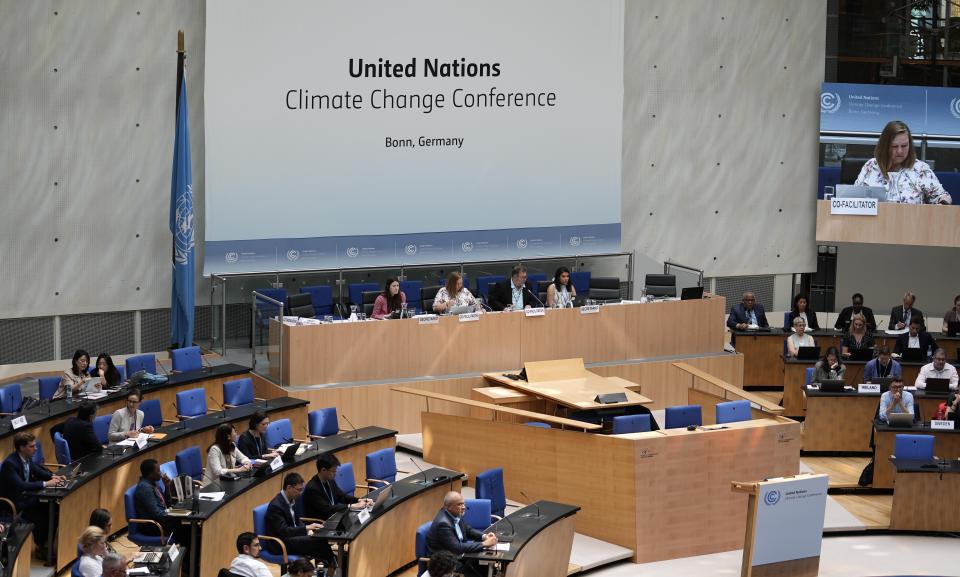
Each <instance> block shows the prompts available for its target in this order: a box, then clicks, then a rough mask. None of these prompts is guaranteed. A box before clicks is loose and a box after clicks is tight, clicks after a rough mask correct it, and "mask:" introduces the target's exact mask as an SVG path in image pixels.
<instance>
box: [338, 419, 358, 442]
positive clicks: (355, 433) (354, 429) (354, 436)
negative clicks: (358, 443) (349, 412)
mask: <svg viewBox="0 0 960 577" xmlns="http://www.w3.org/2000/svg"><path fill="white" fill-rule="evenodd" d="M340 416H341V417H343V420H344V421H346V422H347V424H348V425H350V427H351V428H352V430H353V438H354V439H359V438H360V431H358V430H357V427H356V425H354V424H353V423H351V422H350V419H348V418H347V416H346V415H344V414H343V413H340Z"/></svg>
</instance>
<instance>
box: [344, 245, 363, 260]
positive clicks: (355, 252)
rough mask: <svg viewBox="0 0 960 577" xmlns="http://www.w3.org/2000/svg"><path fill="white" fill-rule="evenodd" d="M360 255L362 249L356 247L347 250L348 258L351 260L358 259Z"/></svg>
mask: <svg viewBox="0 0 960 577" xmlns="http://www.w3.org/2000/svg"><path fill="white" fill-rule="evenodd" d="M359 254H360V249H358V248H357V247H355V246H351V247H350V248H348V249H347V256H348V257H350V258H357V256H358V255H359Z"/></svg>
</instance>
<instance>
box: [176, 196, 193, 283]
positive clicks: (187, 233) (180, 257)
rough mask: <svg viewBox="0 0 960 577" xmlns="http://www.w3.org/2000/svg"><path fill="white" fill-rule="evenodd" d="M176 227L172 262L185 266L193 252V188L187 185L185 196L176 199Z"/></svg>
mask: <svg viewBox="0 0 960 577" xmlns="http://www.w3.org/2000/svg"><path fill="white" fill-rule="evenodd" d="M176 210H177V212H176V226H177V233H176V237H175V239H174V247H173V261H174V263H175V264H187V263H188V259H189V258H190V253H192V252H193V187H192V186H191V185H189V184H188V185H187V194H181V195H180V198H178V199H177V209H176Z"/></svg>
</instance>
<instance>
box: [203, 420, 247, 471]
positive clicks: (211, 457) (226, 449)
mask: <svg viewBox="0 0 960 577" xmlns="http://www.w3.org/2000/svg"><path fill="white" fill-rule="evenodd" d="M252 466H253V465H252V464H251V463H250V459H248V458H247V456H246V455H244V454H243V453H241V452H240V449H238V448H237V430H236V429H234V428H233V425H231V424H229V423H224V424H222V425H220V426H219V427H217V433H216V437H215V438H214V441H213V444H212V445H210V448H209V449H207V468H206V469H204V470H203V484H204V485H209V484H210V483H212V482H214V481H216V480H218V479H219V478H220V475H223V474H225V473H234V474H236V473H243V472H246V471H249V470H250V468H251V467H252Z"/></svg>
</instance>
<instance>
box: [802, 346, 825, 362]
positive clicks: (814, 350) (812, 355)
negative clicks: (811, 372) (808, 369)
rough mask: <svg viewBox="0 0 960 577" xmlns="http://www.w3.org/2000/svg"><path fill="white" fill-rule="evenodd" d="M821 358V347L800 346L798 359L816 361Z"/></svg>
mask: <svg viewBox="0 0 960 577" xmlns="http://www.w3.org/2000/svg"><path fill="white" fill-rule="evenodd" d="M819 358H820V347H800V348H799V349H797V360H800V361H815V360H817V359H819Z"/></svg>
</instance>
